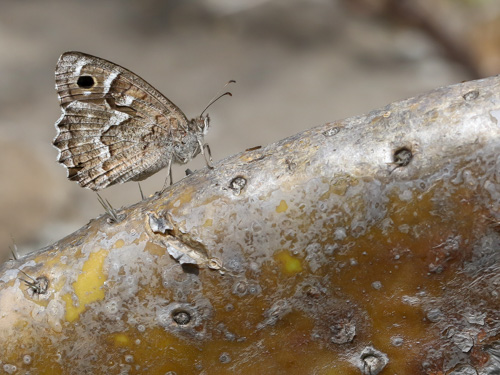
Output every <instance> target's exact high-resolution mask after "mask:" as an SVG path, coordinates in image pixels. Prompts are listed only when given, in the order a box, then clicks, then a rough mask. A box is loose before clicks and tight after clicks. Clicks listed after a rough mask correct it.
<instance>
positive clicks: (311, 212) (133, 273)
mask: <svg viewBox="0 0 500 375" xmlns="http://www.w3.org/2000/svg"><path fill="white" fill-rule="evenodd" d="M499 153H500V78H498V77H492V78H487V79H484V80H480V81H472V82H466V83H462V84H458V85H454V86H450V87H445V88H440V89H436V90H434V91H432V92H429V93H426V94H423V95H421V96H419V97H416V98H412V99H408V100H404V101H400V102H397V103H393V104H391V105H388V106H386V107H385V108H382V109H380V110H375V111H373V112H371V113H369V114H367V115H364V116H359V117H354V118H349V119H346V120H343V121H336V122H332V123H328V124H325V125H323V126H319V127H316V128H313V129H311V130H308V131H305V132H303V133H301V134H297V135H295V136H292V137H289V138H287V139H284V140H282V141H280V142H278V143H275V144H271V145H268V146H265V147H261V148H254V149H250V150H247V151H245V152H243V153H241V154H238V155H235V156H233V157H230V158H228V159H226V160H223V161H221V162H219V163H217V164H216V165H215V169H213V170H210V169H208V168H205V169H203V170H201V171H198V172H196V173H194V174H192V175H190V176H188V177H186V178H184V179H183V180H181V181H180V182H178V183H176V184H174V185H173V186H171V188H170V189H168V190H166V191H165V192H164V193H163V195H161V196H154V197H151V198H148V199H146V200H144V201H142V202H139V203H137V204H135V205H134V206H131V207H127V208H124V209H121V210H118V211H117V212H116V213H115V216H116V217H115V218H112V217H111V216H110V215H108V214H106V215H103V216H102V217H100V218H97V219H95V220H92V221H90V222H89V224H88V225H86V226H85V227H83V228H81V229H80V230H79V231H77V232H75V233H73V234H71V235H69V236H68V237H66V238H64V239H62V240H61V241H59V242H57V243H55V244H54V245H52V246H50V247H48V248H45V249H42V250H40V251H39V252H37V253H34V254H32V255H29V256H27V257H25V258H23V259H20V260H17V261H9V262H8V263H6V264H4V265H3V266H2V268H1V269H0V342H1V345H0V361H1V364H0V372H2V371H3V372H4V373H9V374H83V373H88V374H90V373H91V374H162V375H163V374H170V375H172V374H179V375H180V374H207V375H208V374H325V375H326V374H353V375H354V374H372V375H374V374H399V375H401V374H436V375H437V374H455V375H458V374H497V373H499V371H500V311H499V308H500V298H499V293H500V272H499V271H500V212H499V210H500V173H499V167H500V159H499ZM123 188H125V186H124V187H123Z"/></svg>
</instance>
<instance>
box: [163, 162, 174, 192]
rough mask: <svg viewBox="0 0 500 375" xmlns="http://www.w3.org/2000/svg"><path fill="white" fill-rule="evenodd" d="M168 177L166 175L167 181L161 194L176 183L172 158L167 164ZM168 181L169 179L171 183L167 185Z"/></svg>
mask: <svg viewBox="0 0 500 375" xmlns="http://www.w3.org/2000/svg"><path fill="white" fill-rule="evenodd" d="M167 171H168V173H167V177H165V182H164V183H163V187H162V188H161V190H160V194H161V193H163V192H164V191H165V190H167V188H168V187H169V186H171V185H172V184H173V183H174V179H173V177H172V159H170V160H169V161H168V165H167ZM167 181H169V184H168V185H167Z"/></svg>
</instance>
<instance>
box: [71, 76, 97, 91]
mask: <svg viewBox="0 0 500 375" xmlns="http://www.w3.org/2000/svg"><path fill="white" fill-rule="evenodd" d="M76 84H77V85H78V87H80V88H82V89H90V88H91V87H92V86H94V84H95V81H94V78H93V77H91V76H80V77H78V81H76Z"/></svg>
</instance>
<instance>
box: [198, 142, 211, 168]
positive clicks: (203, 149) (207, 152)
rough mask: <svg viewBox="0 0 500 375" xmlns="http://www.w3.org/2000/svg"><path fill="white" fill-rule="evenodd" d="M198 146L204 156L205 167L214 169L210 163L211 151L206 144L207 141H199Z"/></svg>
mask: <svg viewBox="0 0 500 375" xmlns="http://www.w3.org/2000/svg"><path fill="white" fill-rule="evenodd" d="M200 148H201V153H202V155H203V156H204V158H205V163H207V167H208V168H210V169H214V165H213V163H212V161H213V159H212V151H211V150H210V146H209V145H208V143H205V144H201V142H200ZM207 155H208V158H207Z"/></svg>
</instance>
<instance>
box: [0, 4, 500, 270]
mask: <svg viewBox="0 0 500 375" xmlns="http://www.w3.org/2000/svg"><path fill="white" fill-rule="evenodd" d="M0 46H1V49H2V53H1V54H0V260H1V259H7V258H8V257H9V256H10V251H9V247H13V243H14V244H15V245H17V248H18V251H19V252H21V253H26V252H29V251H32V250H35V249H38V248H40V247H43V246H46V245H49V244H51V243H53V242H55V241H57V240H58V239H60V238H62V237H64V236H66V235H68V234H70V233H71V232H73V231H74V230H76V229H78V228H79V227H81V226H82V225H84V224H85V223H87V222H88V221H89V220H90V219H91V218H94V217H96V216H98V215H100V214H101V213H102V212H103V209H102V207H101V206H100V205H99V203H98V202H97V197H96V194H95V193H94V192H92V191H90V190H86V189H82V188H80V187H79V186H78V185H77V183H75V182H71V181H69V180H67V178H66V170H65V168H64V167H63V166H61V165H58V163H57V162H56V157H57V150H56V149H55V148H53V147H52V145H51V142H52V139H53V138H54V137H55V135H56V130H55V128H54V122H55V121H56V120H57V119H58V118H59V116H60V113H61V111H60V108H59V105H58V100H57V95H56V92H55V90H54V68H55V64H56V61H57V59H58V57H59V56H60V54H61V53H63V52H65V51H69V50H76V51H82V52H86V53H90V54H94V55H97V56H100V57H103V58H105V59H108V60H111V61H113V62H115V63H118V64H120V65H122V66H124V67H126V68H128V69H130V70H132V71H133V72H135V73H137V74H138V75H140V76H141V77H143V78H144V79H145V80H147V81H148V82H150V83H151V84H152V85H153V86H155V87H156V88H157V89H158V90H159V91H161V92H162V93H163V94H164V95H166V96H167V97H168V98H170V100H172V101H173V102H174V103H176V104H177V105H178V106H179V107H180V108H181V109H182V110H183V111H184V112H185V113H186V115H187V116H188V117H190V118H191V117H194V116H198V115H199V114H200V112H201V111H202V109H203V108H204V107H205V105H206V104H207V103H208V101H209V100H210V98H212V97H213V96H214V95H215V94H216V93H217V92H218V91H219V90H220V89H221V87H222V86H223V85H224V84H225V83H226V82H227V81H228V80H230V79H234V80H236V81H237V84H235V85H233V86H231V87H230V89H231V91H232V92H233V95H234V96H233V97H232V98H229V97H226V98H224V99H222V100H220V101H219V102H217V103H216V104H215V105H214V106H212V107H211V108H210V110H209V113H210V116H211V118H212V122H211V124H212V127H211V131H210V133H209V134H208V136H207V141H208V143H209V144H210V146H211V149H212V154H213V157H214V160H215V161H217V160H221V159H223V158H225V157H227V156H229V155H232V154H234V153H238V152H240V151H243V150H245V149H246V148H250V147H253V146H257V145H265V144H268V143H270V142H274V141H277V140H280V139H282V138H284V137H287V136H289V135H292V134H294V133H297V132H300V131H303V130H306V129H308V128H311V127H313V126H316V125H320V124H322V123H325V122H328V121H333V120H337V119H341V118H345V117H349V116H354V115H360V114H363V113H366V112H369V111H370V110H372V109H374V108H377V107H380V106H383V105H385V104H388V103H390V102H392V101H395V100H399V99H403V98H407V97H409V96H413V95H416V94H419V93H423V92H425V91H427V90H430V89H432V88H435V87H438V86H443V85H448V84H452V83H458V82H461V81H464V80H470V79H476V78H481V77H486V76H490V75H494V74H497V73H498V72H499V70H500V64H499V60H500V1H498V0H408V1H405V0H168V1H167V0H142V1H131V0H128V1H126V0H122V1H119V0H108V1H100V0H85V1H84V0H81V1H67V0H46V1H36V0H24V1H2V3H1V5H0ZM204 165H205V163H204V160H203V157H200V156H199V157H197V158H196V160H194V161H192V162H190V163H188V164H187V165H186V166H176V167H175V168H174V170H173V174H174V181H178V180H179V179H181V178H182V177H183V176H184V171H185V169H186V168H190V169H191V170H195V169H197V168H201V167H204ZM165 176H166V172H164V171H162V172H159V173H158V174H157V175H155V176H153V177H151V178H150V179H148V180H147V181H145V182H143V183H142V188H143V191H144V193H145V194H146V195H150V194H153V193H154V192H155V191H157V190H159V189H160V188H161V187H162V186H163V182H164V179H165ZM102 195H103V196H104V197H105V198H107V199H109V200H110V202H111V203H112V204H113V205H114V206H115V207H121V206H125V205H129V204H132V203H135V202H137V201H139V200H140V193H139V189H138V186H137V184H136V183H127V184H122V185H118V186H113V187H111V188H109V189H106V190H105V191H104V192H103V193H102Z"/></svg>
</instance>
